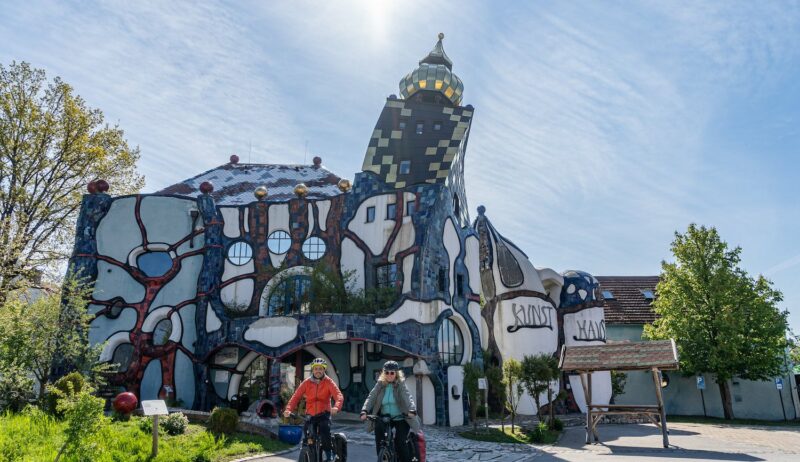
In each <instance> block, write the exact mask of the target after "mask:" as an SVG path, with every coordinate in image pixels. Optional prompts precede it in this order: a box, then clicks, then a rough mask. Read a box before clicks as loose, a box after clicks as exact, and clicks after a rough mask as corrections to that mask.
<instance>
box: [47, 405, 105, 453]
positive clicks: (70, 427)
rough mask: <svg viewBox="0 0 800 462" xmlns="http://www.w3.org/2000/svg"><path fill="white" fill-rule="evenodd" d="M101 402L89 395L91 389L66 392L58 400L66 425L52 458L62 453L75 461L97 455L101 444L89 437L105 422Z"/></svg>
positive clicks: (100, 429) (98, 430)
mask: <svg viewBox="0 0 800 462" xmlns="http://www.w3.org/2000/svg"><path fill="white" fill-rule="evenodd" d="M103 404H104V401H103V399H102V398H97V397H95V396H92V394H91V390H84V391H81V392H80V393H74V394H71V395H66V396H64V398H63V399H61V400H59V403H58V410H59V412H61V413H62V414H63V415H64V420H65V421H66V423H67V426H66V428H65V429H64V436H65V438H64V444H63V445H62V446H61V449H59V451H58V454H57V455H56V460H55V462H58V461H59V459H61V456H62V455H64V454H68V455H71V456H72V459H73V460H78V461H87V462H88V461H92V460H97V459H98V457H97V456H98V451H99V450H101V447H100V445H98V444H97V442H96V441H93V438H92V437H93V436H95V435H96V434H97V433H99V432H100V431H102V429H103V427H105V426H106V425H107V423H108V420H107V419H106V417H105V416H103Z"/></svg>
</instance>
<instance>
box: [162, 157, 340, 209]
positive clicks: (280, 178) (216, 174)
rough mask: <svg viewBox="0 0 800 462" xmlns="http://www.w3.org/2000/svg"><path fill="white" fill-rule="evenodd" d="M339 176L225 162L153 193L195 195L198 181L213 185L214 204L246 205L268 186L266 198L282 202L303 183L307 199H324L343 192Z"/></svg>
mask: <svg viewBox="0 0 800 462" xmlns="http://www.w3.org/2000/svg"><path fill="white" fill-rule="evenodd" d="M340 179H341V178H340V177H339V176H338V175H336V174H334V173H332V172H331V171H330V170H328V169H326V168H325V167H322V166H321V165H276V164H233V163H229V164H225V165H220V166H219V167H216V168H213V169H211V170H209V171H207V172H204V173H201V174H199V175H197V176H195V177H192V178H189V179H187V180H184V181H181V182H180V183H176V184H174V185H172V186H169V187H166V188H164V189H162V190H161V191H158V192H156V194H177V195H182V196H196V195H198V194H200V184H201V183H203V182H204V181H209V182H211V184H213V185H214V192H212V193H211V196H212V197H213V198H214V201H215V202H216V203H217V205H241V204H249V203H250V202H253V201H254V200H255V197H254V196H253V191H255V189H256V188H257V187H259V186H266V187H267V199H266V200H267V201H270V202H281V201H287V200H289V199H292V198H294V197H296V196H295V194H294V187H295V186H296V185H297V184H298V183H305V185H306V186H307V187H308V195H307V196H306V197H307V198H308V199H325V198H328V197H333V196H338V195H339V194H342V192H341V191H340V190H339V188H338V187H337V183H338V182H339V180H340Z"/></svg>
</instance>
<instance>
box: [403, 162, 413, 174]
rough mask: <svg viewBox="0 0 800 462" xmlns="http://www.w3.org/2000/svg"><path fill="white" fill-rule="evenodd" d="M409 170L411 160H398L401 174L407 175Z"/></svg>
mask: <svg viewBox="0 0 800 462" xmlns="http://www.w3.org/2000/svg"><path fill="white" fill-rule="evenodd" d="M409 172H411V161H410V160H404V161H402V162H400V174H401V175H408V174H409Z"/></svg>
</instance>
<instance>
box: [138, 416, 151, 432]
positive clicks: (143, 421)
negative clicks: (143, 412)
mask: <svg viewBox="0 0 800 462" xmlns="http://www.w3.org/2000/svg"><path fill="white" fill-rule="evenodd" d="M137 420H138V422H137V425H138V426H139V430H141V431H142V432H144V433H147V434H148V435H149V434H150V433H153V418H152V417H139V418H137Z"/></svg>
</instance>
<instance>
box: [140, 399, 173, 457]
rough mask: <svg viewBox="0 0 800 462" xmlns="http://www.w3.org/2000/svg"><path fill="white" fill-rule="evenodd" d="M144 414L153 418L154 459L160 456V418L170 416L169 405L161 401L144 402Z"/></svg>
mask: <svg viewBox="0 0 800 462" xmlns="http://www.w3.org/2000/svg"><path fill="white" fill-rule="evenodd" d="M142 413H143V414H144V415H146V416H148V415H151V416H153V458H154V459H155V457H156V456H158V416H160V415H169V411H168V410H167V403H166V402H164V401H163V400H160V399H154V400H149V401H142Z"/></svg>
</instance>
